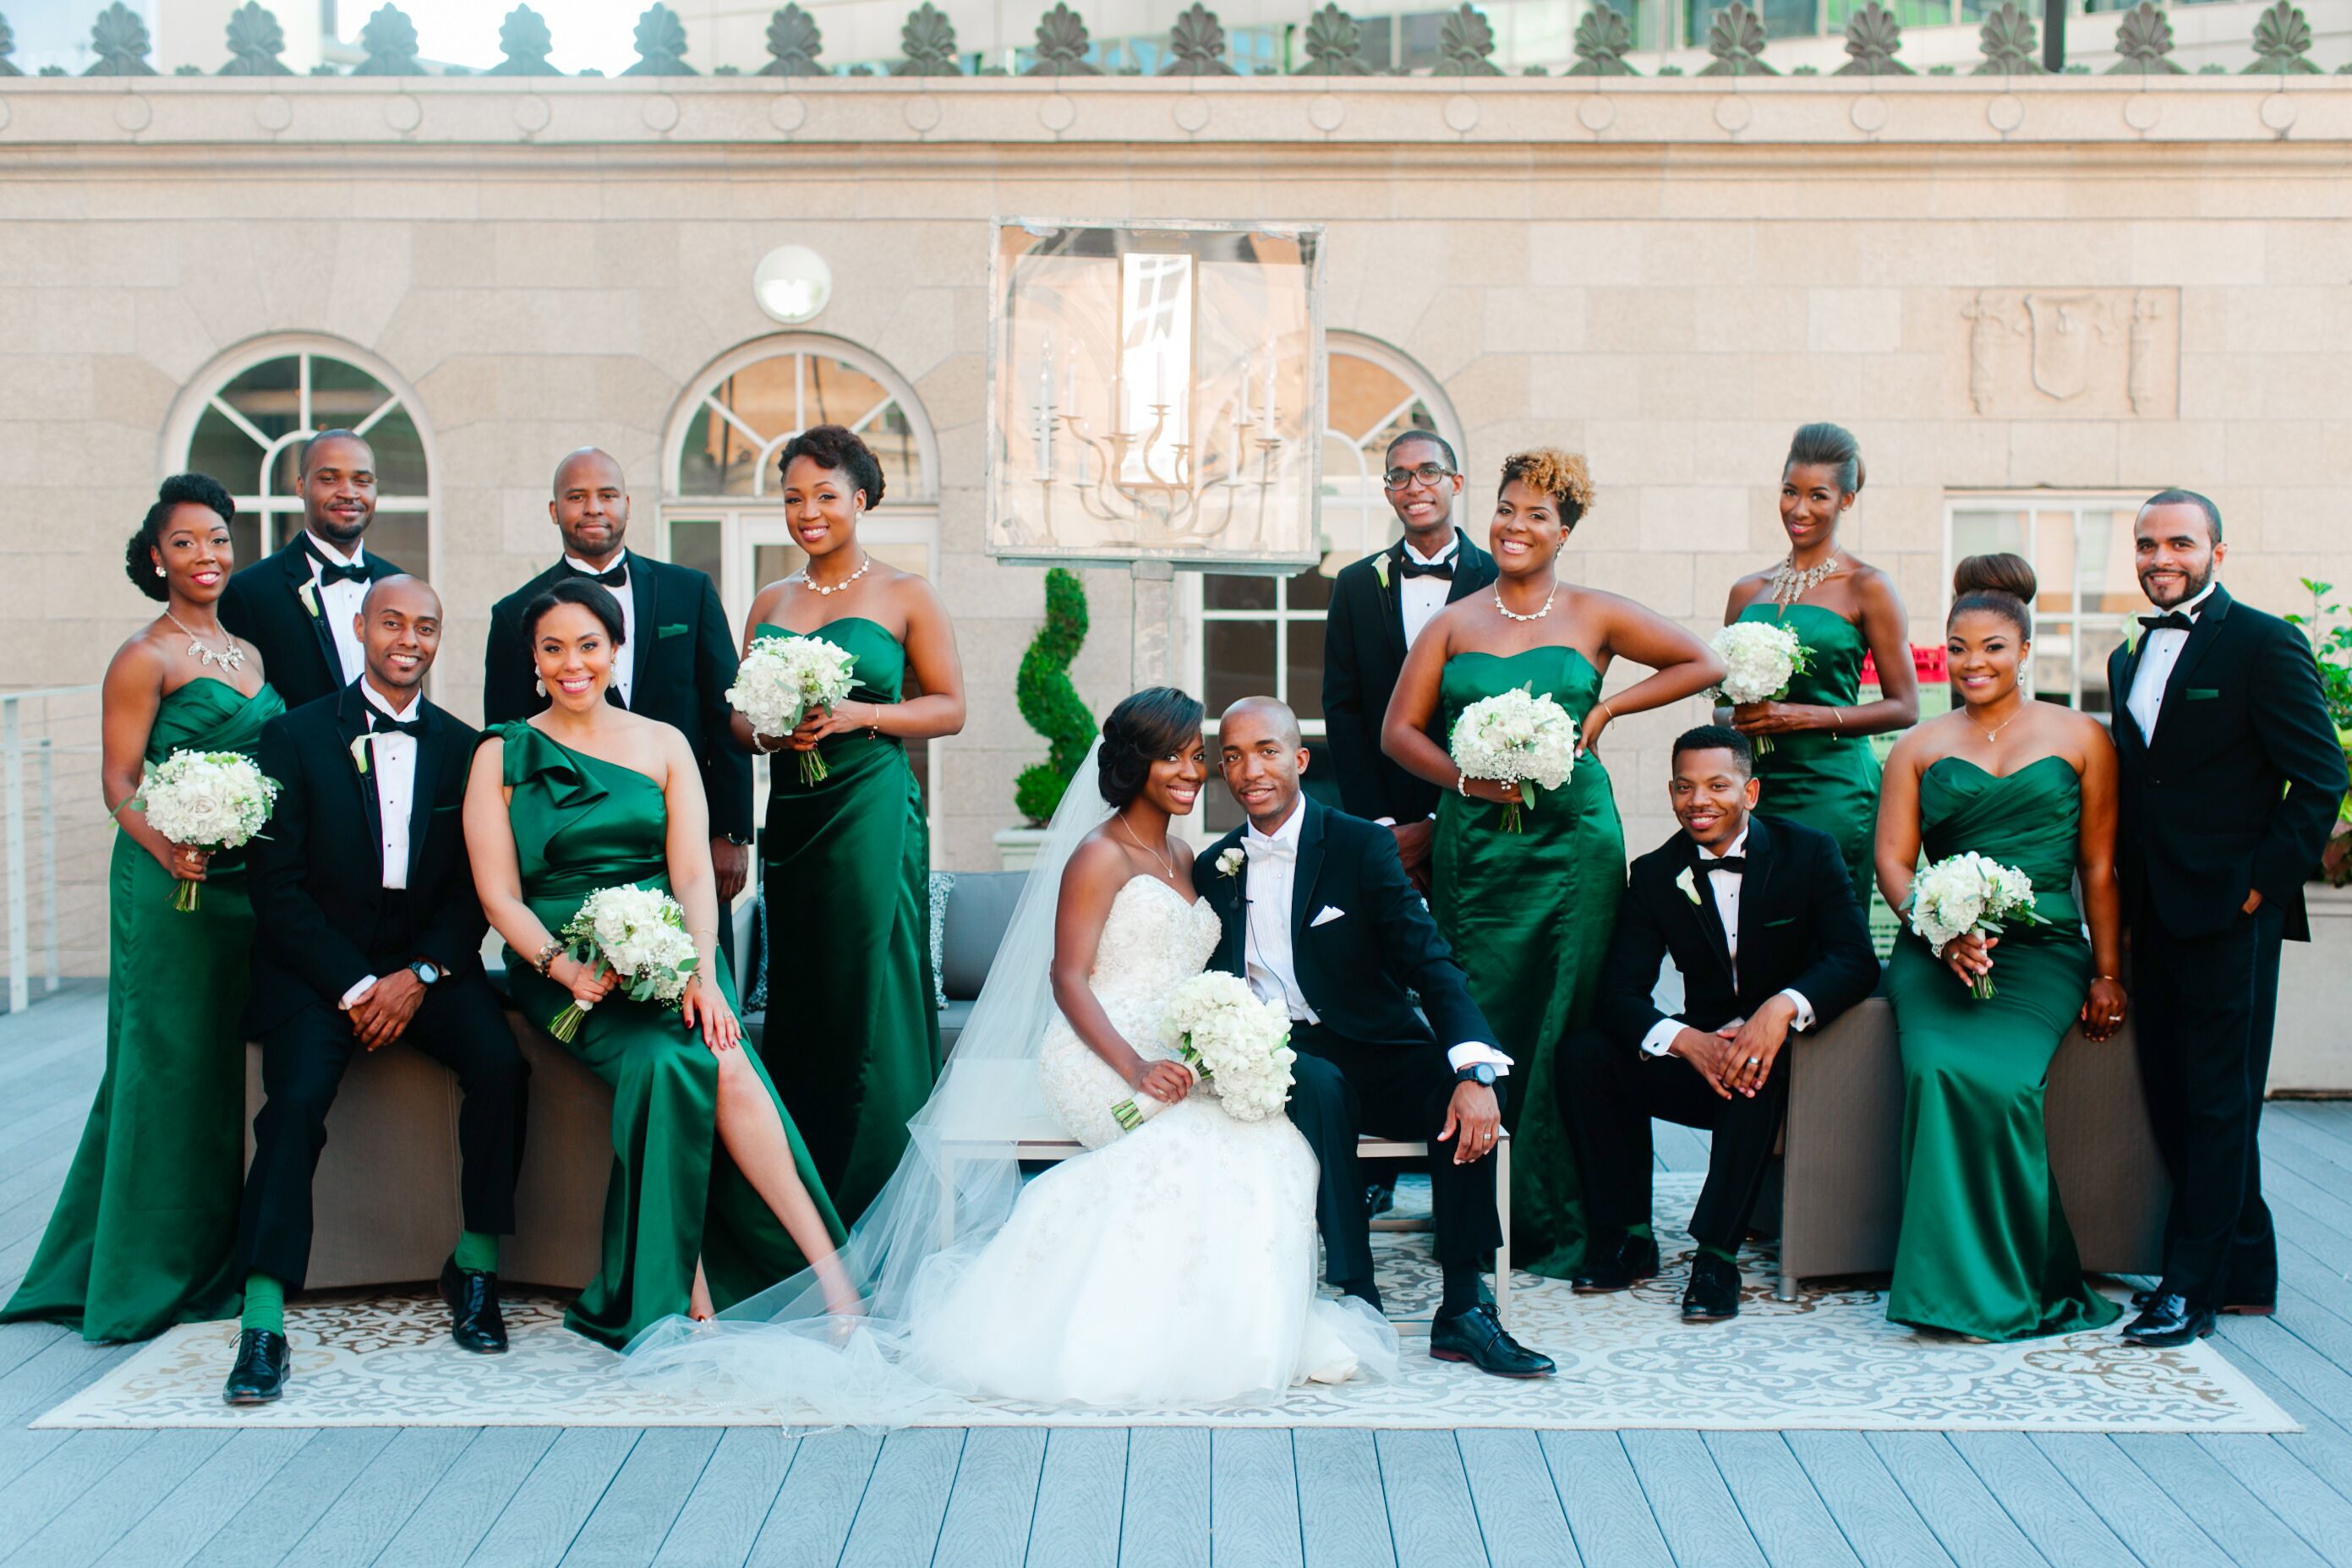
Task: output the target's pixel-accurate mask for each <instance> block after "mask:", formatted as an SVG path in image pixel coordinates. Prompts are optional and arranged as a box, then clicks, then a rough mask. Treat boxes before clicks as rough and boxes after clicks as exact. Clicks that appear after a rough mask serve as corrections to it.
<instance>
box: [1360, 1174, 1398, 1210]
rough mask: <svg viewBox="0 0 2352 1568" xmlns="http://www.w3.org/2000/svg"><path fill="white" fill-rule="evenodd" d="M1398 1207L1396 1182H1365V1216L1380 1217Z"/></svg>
mask: <svg viewBox="0 0 2352 1568" xmlns="http://www.w3.org/2000/svg"><path fill="white" fill-rule="evenodd" d="M1394 1207H1396V1183H1395V1182H1394V1181H1375V1182H1366V1183H1365V1184H1364V1218H1366V1219H1378V1218H1380V1217H1381V1215H1383V1214H1386V1213H1387V1212H1388V1211H1389V1210H1390V1209H1391V1208H1394Z"/></svg>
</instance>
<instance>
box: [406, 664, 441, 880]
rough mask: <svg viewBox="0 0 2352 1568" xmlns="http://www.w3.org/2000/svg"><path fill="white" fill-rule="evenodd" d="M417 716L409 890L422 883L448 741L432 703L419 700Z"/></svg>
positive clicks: (409, 850)
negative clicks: (418, 729)
mask: <svg viewBox="0 0 2352 1568" xmlns="http://www.w3.org/2000/svg"><path fill="white" fill-rule="evenodd" d="M417 716H418V717H419V718H421V719H423V720H424V721H425V733H424V734H422V735H420V736H418V737H416V784H415V788H414V789H411V790H409V792H408V793H409V800H408V875H407V876H406V878H405V879H404V883H405V885H407V886H409V887H415V886H416V885H417V883H418V882H419V881H420V880H421V879H420V877H419V874H418V872H419V868H420V867H422V866H423V865H424V863H425V839H426V838H427V837H428V836H429V835H430V834H431V833H432V831H433V829H434V826H435V824H436V823H437V822H438V821H440V815H439V813H438V812H436V811H435V810H434V809H433V803H434V801H435V800H438V799H439V798H440V794H441V775H440V771H439V769H440V767H441V757H442V753H443V750H444V748H445V747H446V741H447V737H446V736H444V735H443V734H442V733H441V718H442V716H441V714H440V713H439V711H438V710H436V708H435V707H434V706H433V705H432V704H431V703H428V702H425V700H424V699H422V698H419V699H418V702H417Z"/></svg>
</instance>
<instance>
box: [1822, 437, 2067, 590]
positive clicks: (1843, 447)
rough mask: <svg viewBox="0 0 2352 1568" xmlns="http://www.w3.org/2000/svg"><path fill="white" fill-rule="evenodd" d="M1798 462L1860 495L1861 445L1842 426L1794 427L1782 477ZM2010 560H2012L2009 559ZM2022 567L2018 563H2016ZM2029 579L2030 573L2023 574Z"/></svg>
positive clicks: (1842, 487)
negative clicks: (1824, 471) (1832, 474)
mask: <svg viewBox="0 0 2352 1568" xmlns="http://www.w3.org/2000/svg"><path fill="white" fill-rule="evenodd" d="M1800 463H1802V464H1805V465H1808V466H1811V465H1814V464H1820V465H1823V466H1826V467H1831V468H1834V469H1836V470H1837V476H1838V488H1839V489H1841V490H1843V491H1844V492H1845V493H1846V494H1847V495H1849V496H1859V495H1861V494H1862V482H1863V480H1864V478H1865V477H1867V476H1866V475H1865V474H1864V471H1863V466H1862V445H1861V444H1860V443H1859V442H1857V441H1855V440H1854V438H1853V431H1851V430H1848V429H1847V428H1846V427H1845V426H1844V425H1843V424H1828V423H1822V424H1808V425H1802V426H1800V427H1799V428H1798V431H1797V434H1794V435H1792V436H1790V438H1789V460H1788V461H1787V462H1786V463H1783V464H1781V465H1780V472H1781V474H1782V475H1784V476H1785V475H1786V474H1787V473H1788V472H1789V470H1790V469H1791V468H1794V467H1795V466H1797V465H1799V464H1800ZM2012 559H2014V558H2012ZM2018 564H2019V565H2023V564H2024V563H2023V562H2022V561H2020V562H2019V563H2018ZM2027 575H2028V576H2029V577H2030V576H2031V575H2032V574H2031V573H2028V574H2027Z"/></svg>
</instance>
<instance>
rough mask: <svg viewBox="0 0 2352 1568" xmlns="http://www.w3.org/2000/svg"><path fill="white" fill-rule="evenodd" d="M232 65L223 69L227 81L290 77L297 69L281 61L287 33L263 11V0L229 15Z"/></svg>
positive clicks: (250, 0) (248, 2)
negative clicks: (233, 78) (230, 78)
mask: <svg viewBox="0 0 2352 1568" xmlns="http://www.w3.org/2000/svg"><path fill="white" fill-rule="evenodd" d="M227 33H228V63H227V64H226V65H225V66H223V67H221V68H220V74H221V75H223V76H225V77H290V76H292V75H293V74H294V69H293V68H292V67H291V66H289V65H288V64H287V63H286V62H285V61H284V60H281V59H279V58H278V56H280V55H282V54H284V53H285V52H286V29H285V28H283V27H281V26H278V18H277V17H275V16H271V15H270V14H269V13H268V11H265V10H263V9H262V7H261V5H260V0H246V3H245V4H244V5H240V6H238V7H237V8H236V10H235V11H232V12H231V13H229V18H228V29H227Z"/></svg>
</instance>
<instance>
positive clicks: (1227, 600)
mask: <svg viewBox="0 0 2352 1568" xmlns="http://www.w3.org/2000/svg"><path fill="white" fill-rule="evenodd" d="M1201 602H1202V604H1203V605H1205V606H1206V607H1207V608H1209V609H1211V610H1265V611H1271V610H1273V608H1274V579H1272V578H1270V577H1243V576H1240V575H1238V574H1229V573H1225V572H1215V571H1213V572H1208V573H1205V574H1204V575H1203V576H1202V579H1201Z"/></svg>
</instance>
